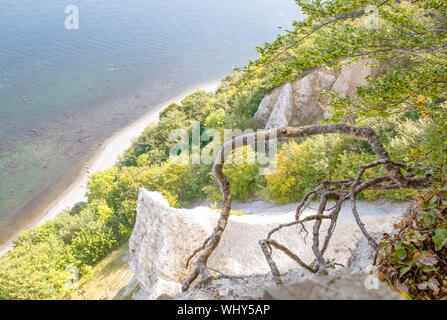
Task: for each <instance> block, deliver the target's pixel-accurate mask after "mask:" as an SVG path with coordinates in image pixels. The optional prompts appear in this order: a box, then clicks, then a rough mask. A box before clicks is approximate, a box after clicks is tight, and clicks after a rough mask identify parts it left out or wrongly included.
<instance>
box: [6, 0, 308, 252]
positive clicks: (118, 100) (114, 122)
mask: <svg viewBox="0 0 447 320" xmlns="http://www.w3.org/2000/svg"><path fill="white" fill-rule="evenodd" d="M71 2H73V3H71ZM70 4H75V5H76V6H78V8H79V16H80V25H79V30H66V29H65V27H64V20H65V17H66V15H65V14H64V8H65V6H67V5H70ZM300 17H301V16H300V13H299V11H298V8H297V6H296V5H295V4H294V2H293V1H292V0H281V1H280V0H277V1H272V0H256V1H252V0H250V1H249V0H226V1H223V0H189V1H186V0H172V1H156V0H146V1H145V0H133V1H130V0H127V1H110V0H109V1H106V0H95V1H87V0H79V1H56V0H52V1H43V0H22V1H13V0H4V1H2V2H1V3H0V25H1V30H2V39H1V41H0V244H1V243H2V242H4V241H5V240H6V239H7V238H8V237H9V236H10V235H11V234H12V233H13V232H15V231H16V230H18V229H20V228H21V227H23V226H25V225H26V224H27V223H29V221H31V220H32V219H33V218H34V217H35V216H36V215H38V214H39V213H40V212H41V211H42V210H44V208H45V206H46V205H48V202H50V201H51V200H54V198H55V197H56V196H57V194H59V193H61V192H62V191H63V190H64V188H65V187H67V185H69V184H70V183H71V182H72V181H73V180H74V179H75V178H76V176H77V175H78V174H79V171H80V170H81V169H82V168H83V167H84V166H85V163H86V161H87V160H88V159H89V158H90V157H91V156H92V154H93V153H94V152H95V151H96V150H97V149H98V148H99V146H100V145H101V143H103V142H104V141H105V140H106V139H107V138H108V137H110V136H111V135H112V134H113V133H115V132H117V131H118V130H120V129H121V128H123V127H125V126H126V125H128V124H130V123H131V122H133V121H135V120H136V119H138V118H139V117H141V116H142V115H144V114H147V113H148V112H149V111H150V110H151V108H153V107H154V106H155V105H157V104H159V103H161V102H162V101H166V100H168V99H170V98H171V97H174V96H176V95H178V94H179V93H180V92H182V91H184V90H185V89H186V88H189V87H192V86H194V85H196V84H198V83H203V82H207V81H209V80H212V79H216V78H219V77H222V76H224V75H226V74H228V73H230V72H231V71H232V68H233V66H243V65H245V64H246V63H247V61H248V59H253V58H255V57H256V53H255V52H254V51H253V48H254V47H255V46H256V45H258V44H260V43H262V42H265V41H270V40H272V39H273V38H274V37H275V34H276V33H277V32H280V31H281V30H279V29H277V28H276V27H278V26H281V27H283V28H287V27H289V25H288V24H289V23H290V21H292V20H294V19H295V20H298V19H300ZM285 23H287V24H285Z"/></svg>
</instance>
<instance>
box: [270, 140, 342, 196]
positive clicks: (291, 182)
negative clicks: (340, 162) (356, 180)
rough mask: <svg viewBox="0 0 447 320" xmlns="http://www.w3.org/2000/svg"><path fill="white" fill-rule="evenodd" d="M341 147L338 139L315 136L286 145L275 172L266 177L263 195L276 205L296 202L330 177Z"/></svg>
mask: <svg viewBox="0 0 447 320" xmlns="http://www.w3.org/2000/svg"><path fill="white" fill-rule="evenodd" d="M343 146H344V140H343V138H341V137H338V136H317V137H314V138H310V139H307V140H305V141H304V142H302V143H301V144H298V143H297V142H296V141H295V140H292V141H290V142H289V143H287V144H285V145H284V146H283V148H282V149H281V151H280V152H279V153H278V155H277V169H276V171H275V173H274V174H272V175H269V176H266V180H267V186H266V189H265V190H264V191H263V194H264V195H265V196H266V197H267V198H268V199H271V200H276V201H278V202H279V203H287V202H295V201H298V200H301V198H302V197H303V196H304V195H305V194H306V193H307V192H309V191H310V190H312V189H314V188H315V187H316V186H317V185H318V184H319V183H320V182H321V180H323V179H327V178H329V177H330V176H331V174H332V171H333V170H334V168H335V164H336V162H337V156H338V154H339V153H340V152H341V150H342V148H343Z"/></svg>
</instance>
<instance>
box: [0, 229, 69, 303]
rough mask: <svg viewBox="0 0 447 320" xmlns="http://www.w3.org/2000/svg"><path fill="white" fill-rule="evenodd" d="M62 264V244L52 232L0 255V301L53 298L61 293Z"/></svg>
mask: <svg viewBox="0 0 447 320" xmlns="http://www.w3.org/2000/svg"><path fill="white" fill-rule="evenodd" d="M66 265H68V261H67V260H66V255H65V246H64V244H63V242H62V241H61V240H60V239H58V238H57V237H56V236H55V235H50V236H48V237H47V238H46V240H45V241H41V242H38V243H36V244H30V243H23V244H22V245H19V246H17V247H16V248H15V249H14V250H12V251H10V252H8V253H7V254H5V255H4V256H2V257H0V300H33V299H42V300H44V299H57V298H58V297H59V295H60V294H61V293H62V292H65V286H64V284H65V280H66V278H67V274H66V272H65V266H66Z"/></svg>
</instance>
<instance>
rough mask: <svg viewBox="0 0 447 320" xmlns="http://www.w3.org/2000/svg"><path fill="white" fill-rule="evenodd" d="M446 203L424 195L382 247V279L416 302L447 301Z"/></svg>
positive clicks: (379, 259) (439, 198)
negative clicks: (428, 300)
mask: <svg viewBox="0 0 447 320" xmlns="http://www.w3.org/2000/svg"><path fill="white" fill-rule="evenodd" d="M446 221H447V202H446V201H443V200H442V198H441V197H440V196H439V195H438V194H436V193H435V194H431V195H427V196H421V197H420V200H419V203H418V204H417V205H416V206H414V207H413V208H412V210H411V212H410V215H409V217H408V218H407V219H405V220H403V221H402V222H400V224H399V225H397V226H396V227H397V230H396V233H395V234H393V235H390V234H386V235H385V236H384V239H383V241H382V242H381V243H380V245H379V251H378V255H377V267H378V271H379V278H380V279H381V280H383V281H386V282H387V283H389V284H390V285H391V286H393V287H396V288H397V289H398V290H400V291H402V292H404V293H405V294H406V295H409V296H410V297H411V298H413V299H446V298H447V262H446V260H445V257H446V256H447V223H446Z"/></svg>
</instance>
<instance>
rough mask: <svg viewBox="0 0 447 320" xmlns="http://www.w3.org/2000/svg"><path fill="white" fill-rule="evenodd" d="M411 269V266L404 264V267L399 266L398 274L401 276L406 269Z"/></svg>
mask: <svg viewBox="0 0 447 320" xmlns="http://www.w3.org/2000/svg"><path fill="white" fill-rule="evenodd" d="M410 270H411V266H406V267H403V268H401V269H400V270H399V274H400V276H401V277H402V276H403V275H404V274H406V273H407V272H408V271H410Z"/></svg>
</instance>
